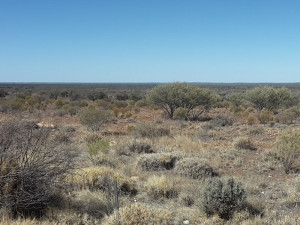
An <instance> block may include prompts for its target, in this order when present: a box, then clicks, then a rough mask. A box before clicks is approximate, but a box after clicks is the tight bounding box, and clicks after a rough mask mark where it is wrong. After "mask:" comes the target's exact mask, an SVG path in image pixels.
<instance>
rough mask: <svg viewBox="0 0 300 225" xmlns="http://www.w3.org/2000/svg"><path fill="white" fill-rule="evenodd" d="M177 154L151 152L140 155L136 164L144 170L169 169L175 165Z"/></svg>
mask: <svg viewBox="0 0 300 225" xmlns="http://www.w3.org/2000/svg"><path fill="white" fill-rule="evenodd" d="M178 159H179V157H178V156H177V155H174V154H171V153H153V154H144V155H141V156H140V157H139V159H138V162H137V166H138V167H139V168H141V169H142V170H144V171H162V170H171V169H173V168H174V167H175V163H176V161H177V160H178Z"/></svg>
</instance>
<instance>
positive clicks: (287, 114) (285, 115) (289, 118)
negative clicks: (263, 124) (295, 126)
mask: <svg viewBox="0 0 300 225" xmlns="http://www.w3.org/2000/svg"><path fill="white" fill-rule="evenodd" d="M297 118H298V115H297V112H295V111H294V110H292V109H287V110H284V111H283V112H281V113H280V114H279V115H278V116H277V117H276V122H279V123H283V124H292V123H294V121H295V120H296V119H297Z"/></svg>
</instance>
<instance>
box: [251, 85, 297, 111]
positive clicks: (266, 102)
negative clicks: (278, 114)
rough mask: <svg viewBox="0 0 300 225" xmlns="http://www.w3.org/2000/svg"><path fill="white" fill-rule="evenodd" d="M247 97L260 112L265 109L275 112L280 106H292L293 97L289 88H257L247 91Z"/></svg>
mask: <svg viewBox="0 0 300 225" xmlns="http://www.w3.org/2000/svg"><path fill="white" fill-rule="evenodd" d="M245 95H246V98H247V99H248V100H249V101H250V102H252V103H253V104H254V105H255V106H256V108H257V109H258V110H259V111H261V110H262V109H263V108H266V109H268V110H269V111H274V110H277V109H278V108H279V107H280V106H283V105H285V106H287V105H291V104H292V95H291V92H290V91H289V90H288V89H287V88H273V87H269V86H265V87H257V88H254V89H252V90H249V91H247V92H246V94H245Z"/></svg>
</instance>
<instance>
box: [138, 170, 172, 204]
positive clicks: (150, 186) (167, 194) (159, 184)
mask: <svg viewBox="0 0 300 225" xmlns="http://www.w3.org/2000/svg"><path fill="white" fill-rule="evenodd" d="M144 185H145V189H146V192H147V194H148V196H149V197H150V198H152V199H160V198H173V197H176V196H177V195H178V191H177V189H176V187H175V183H174V181H173V180H172V179H168V178H167V177H166V176H164V175H162V176H156V175H153V176H151V177H149V178H148V180H147V181H146V182H145V184H144Z"/></svg>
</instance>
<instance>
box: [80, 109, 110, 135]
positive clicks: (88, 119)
mask: <svg viewBox="0 0 300 225" xmlns="http://www.w3.org/2000/svg"><path fill="white" fill-rule="evenodd" d="M79 119H80V122H81V123H82V124H83V125H85V126H87V127H88V129H90V130H92V131H98V130H99V129H100V127H101V126H103V125H104V124H105V123H108V122H109V121H110V120H111V119H112V114H111V112H110V111H107V110H98V109H94V108H87V109H85V110H83V111H81V112H80V115H79Z"/></svg>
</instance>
